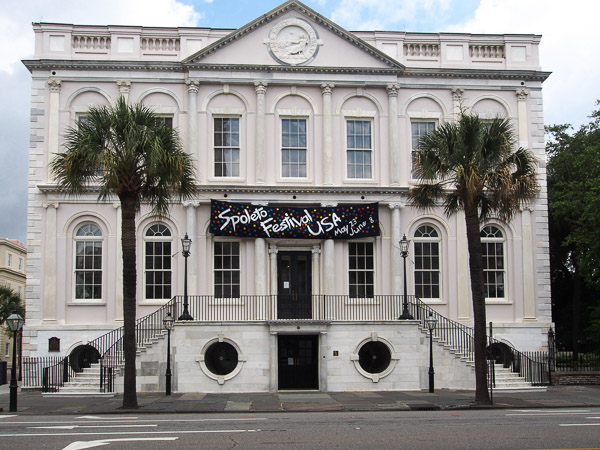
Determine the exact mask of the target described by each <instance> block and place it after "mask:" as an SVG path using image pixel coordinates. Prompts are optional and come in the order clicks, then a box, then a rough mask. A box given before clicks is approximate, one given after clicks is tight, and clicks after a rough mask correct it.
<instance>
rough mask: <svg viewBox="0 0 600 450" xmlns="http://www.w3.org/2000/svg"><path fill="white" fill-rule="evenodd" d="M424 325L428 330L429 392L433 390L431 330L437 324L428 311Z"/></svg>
mask: <svg viewBox="0 0 600 450" xmlns="http://www.w3.org/2000/svg"><path fill="white" fill-rule="evenodd" d="M425 325H427V329H428V330H429V392H430V393H431V394H433V392H434V379H433V378H434V373H435V372H434V371H433V330H435V326H436V325H437V319H436V318H435V317H433V314H431V313H429V317H427V319H425Z"/></svg>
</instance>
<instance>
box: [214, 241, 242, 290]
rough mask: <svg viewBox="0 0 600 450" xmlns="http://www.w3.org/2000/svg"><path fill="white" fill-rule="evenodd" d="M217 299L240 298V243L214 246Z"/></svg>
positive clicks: (224, 243) (222, 243) (218, 243)
mask: <svg viewBox="0 0 600 450" xmlns="http://www.w3.org/2000/svg"><path fill="white" fill-rule="evenodd" d="M214 275H215V297H217V298H239V297H240V243H239V242H215V244H214Z"/></svg>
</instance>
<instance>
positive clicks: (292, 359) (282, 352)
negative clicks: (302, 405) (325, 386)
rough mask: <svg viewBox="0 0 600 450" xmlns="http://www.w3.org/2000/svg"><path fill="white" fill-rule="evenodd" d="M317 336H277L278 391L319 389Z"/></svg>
mask: <svg viewBox="0 0 600 450" xmlns="http://www.w3.org/2000/svg"><path fill="white" fill-rule="evenodd" d="M318 344H319V336H318V335H286V334H284V335H281V334H280V335H279V336H277V354H278V379H279V389H280V390H285V389H319V367H318V363H319V347H318Z"/></svg>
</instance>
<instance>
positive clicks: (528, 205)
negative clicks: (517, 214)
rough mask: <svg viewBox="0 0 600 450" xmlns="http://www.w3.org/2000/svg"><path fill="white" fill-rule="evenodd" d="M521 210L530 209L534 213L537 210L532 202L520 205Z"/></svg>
mask: <svg viewBox="0 0 600 450" xmlns="http://www.w3.org/2000/svg"><path fill="white" fill-rule="evenodd" d="M519 211H521V212H525V211H529V212H530V213H532V212H534V211H535V206H533V205H532V204H530V203H528V204H526V205H521V206H519Z"/></svg>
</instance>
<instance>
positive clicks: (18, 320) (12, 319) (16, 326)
mask: <svg viewBox="0 0 600 450" xmlns="http://www.w3.org/2000/svg"><path fill="white" fill-rule="evenodd" d="M6 323H7V324H8V328H10V331H12V332H13V355H12V358H13V360H12V370H11V372H10V408H9V411H10V412H15V411H16V410H17V388H18V386H17V333H18V332H19V331H21V328H23V324H24V323H25V320H24V319H23V318H22V317H21V316H20V315H19V314H17V312H16V311H13V313H12V314H11V315H10V316H8V317H7V318H6Z"/></svg>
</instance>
